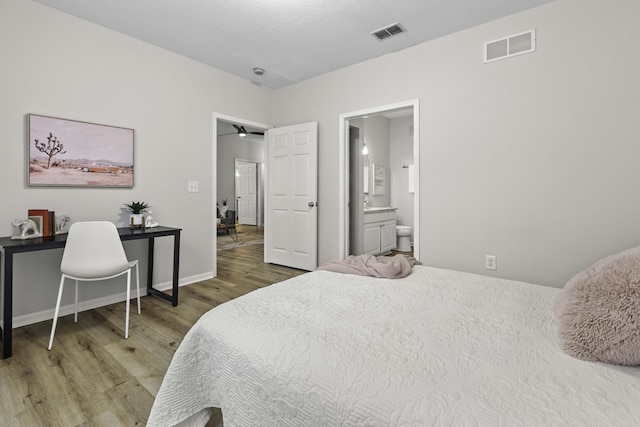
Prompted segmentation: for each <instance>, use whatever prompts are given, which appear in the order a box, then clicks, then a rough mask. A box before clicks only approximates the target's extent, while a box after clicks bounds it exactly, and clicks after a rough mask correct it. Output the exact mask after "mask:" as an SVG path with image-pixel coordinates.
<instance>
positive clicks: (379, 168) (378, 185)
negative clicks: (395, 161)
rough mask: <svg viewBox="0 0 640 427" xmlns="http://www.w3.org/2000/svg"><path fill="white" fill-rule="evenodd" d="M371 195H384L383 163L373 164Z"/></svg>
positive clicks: (384, 173) (384, 176)
mask: <svg viewBox="0 0 640 427" xmlns="http://www.w3.org/2000/svg"><path fill="white" fill-rule="evenodd" d="M372 174H373V195H374V196H384V193H385V188H386V186H387V184H386V171H385V167H384V165H381V164H373V171H372Z"/></svg>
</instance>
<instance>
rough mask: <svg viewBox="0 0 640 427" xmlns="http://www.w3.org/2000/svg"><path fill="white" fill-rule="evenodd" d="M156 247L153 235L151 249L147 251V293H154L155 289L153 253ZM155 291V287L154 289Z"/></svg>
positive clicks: (150, 241) (150, 240)
mask: <svg viewBox="0 0 640 427" xmlns="http://www.w3.org/2000/svg"><path fill="white" fill-rule="evenodd" d="M154 248H155V239H154V238H153V237H152V238H150V239H149V250H148V253H147V293H148V294H150V293H152V291H151V289H153V254H154V250H155V249H154ZM153 290H154V291H155V289H153Z"/></svg>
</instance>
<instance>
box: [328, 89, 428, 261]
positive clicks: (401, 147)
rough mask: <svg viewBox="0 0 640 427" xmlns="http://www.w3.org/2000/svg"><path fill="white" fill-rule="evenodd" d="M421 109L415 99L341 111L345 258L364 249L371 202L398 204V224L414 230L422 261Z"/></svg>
mask: <svg viewBox="0 0 640 427" xmlns="http://www.w3.org/2000/svg"><path fill="white" fill-rule="evenodd" d="M418 107H419V106H418V100H411V101H406V102H400V103H397V104H391V105H385V106H381V107H374V108H370V109H366V110H359V111H355V112H351V113H345V114H342V115H340V149H341V165H342V167H341V169H343V171H342V173H341V176H340V186H341V190H342V191H341V192H342V197H341V200H340V202H341V212H343V215H341V216H342V218H341V221H340V238H341V243H342V245H341V254H340V255H341V257H342V258H344V257H346V256H347V255H350V254H358V253H356V252H358V251H361V248H360V246H361V245H362V242H360V240H362V239H363V237H362V236H361V235H363V233H364V231H362V232H360V231H361V230H362V229H363V226H364V208H365V206H367V207H368V212H369V211H370V210H371V209H370V208H385V207H387V208H392V209H391V212H397V214H396V221H397V224H398V225H402V226H409V227H412V228H413V233H412V235H413V237H412V241H413V253H414V256H415V257H416V258H417V259H419V256H420V245H419V237H420V235H419V211H420V203H419V191H418V183H419V179H418V174H419V170H418V167H416V166H414V165H417V164H418V159H419V110H418ZM363 150H364V151H363ZM374 170H375V171H377V173H378V175H379V176H376V177H374V175H373V174H374ZM394 234H395V233H394ZM354 239H356V240H354ZM358 239H359V240H358ZM362 253H364V252H362Z"/></svg>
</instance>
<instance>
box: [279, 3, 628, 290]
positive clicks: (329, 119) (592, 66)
mask: <svg viewBox="0 0 640 427" xmlns="http://www.w3.org/2000/svg"><path fill="white" fill-rule="evenodd" d="M639 21H640V2H636V1H631V0H556V1H554V2H551V3H549V4H546V5H543V6H540V7H537V8H534V9H530V10H528V11H525V12H522V13H519V14H517V15H513V16H510V17H507V18H504V19H500V20H497V21H494V22H491V23H488V24H485V25H482V26H479V27H475V28H471V29H468V30H465V31H461V32H459V33H456V34H453V35H450V36H447V37H442V38H440V39H437V40H434V41H432V42H428V43H424V44H422V45H419V46H416V47H414V48H410V49H406V50H402V51H399V52H395V53H393V54H390V55H385V56H383V57H379V58H376V59H373V60H370V61H367V62H364V63H360V64H357V65H354V66H351V67H347V68H344V69H341V70H338V71H336V72H332V73H328V74H325V75H322V76H319V77H316V78H313V79H309V80H307V81H304V82H302V83H299V84H296V85H292V86H289V87H286V88H283V89H279V90H277V91H275V124H276V125H278V126H280V125H287V124H292V123H301V122H307V121H312V120H317V121H318V122H319V138H320V140H319V144H318V145H319V161H320V169H319V170H320V188H319V203H320V206H321V209H322V211H321V215H320V219H319V220H320V225H319V227H320V233H319V236H320V241H319V245H320V247H319V257H320V260H319V261H320V262H325V261H328V260H329V259H331V258H333V257H335V256H336V255H337V254H338V253H339V250H340V246H341V242H340V241H339V230H338V229H337V228H336V227H335V217H336V215H339V214H340V212H339V193H338V191H337V186H338V184H339V181H338V180H339V177H338V174H336V173H335V168H334V165H336V164H337V159H338V158H339V155H340V150H339V138H338V117H339V114H341V113H346V112H350V111H358V110H360V109H365V108H372V107H375V106H380V105H388V104H391V103H395V102H400V101H405V100H409V99H415V98H419V99H420V129H421V132H420V155H421V158H420V159H419V161H418V160H416V164H417V165H418V166H419V167H420V189H421V195H420V197H421V198H420V200H421V207H420V212H421V214H420V218H419V219H418V220H419V221H420V233H421V235H420V242H421V245H422V247H421V252H420V253H421V258H422V261H423V262H424V263H426V264H429V265H433V266H438V267H447V268H453V269H459V270H465V271H470V272H477V273H489V274H491V272H490V271H487V270H484V256H485V254H492V255H496V256H497V260H498V270H497V272H495V273H493V274H496V275H498V276H501V277H507V278H515V279H521V280H527V281H532V282H537V283H541V284H546V285H551V286H562V285H563V284H564V283H565V282H566V280H568V279H569V278H570V277H571V276H572V275H573V274H575V273H576V272H577V271H579V270H581V269H583V268H584V267H586V266H588V265H590V264H591V263H592V262H594V261H595V260H597V259H599V258H601V257H603V256H606V255H608V254H611V253H614V252H617V251H620V250H622V249H625V248H628V247H631V246H635V245H637V244H638V243H639V242H640V222H639V221H640V220H639V218H640V192H639V191H638V189H637V187H638V185H637V183H638V182H640V168H638V167H637V163H638V159H639V158H640V144H639V143H638V135H640V121H639V120H638V118H637V111H638V107H637V101H638V99H640V79H639V78H638V74H639V73H638V72H639V71H640V49H634V48H633V46H636V45H638V44H639V43H640V32H639V31H638V30H637V23H638V22H639ZM531 28H536V29H537V47H538V49H537V52H535V53H533V54H527V55H521V56H518V57H515V58H512V59H507V60H503V61H497V62H493V63H490V64H483V63H482V45H483V43H484V42H486V41H489V40H494V39H496V38H499V37H503V36H507V35H510V34H514V33H518V32H521V31H525V30H528V29H531ZM309 104H312V105H313V106H314V108H313V109H309V108H308V105H309Z"/></svg>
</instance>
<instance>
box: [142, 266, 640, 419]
mask: <svg viewBox="0 0 640 427" xmlns="http://www.w3.org/2000/svg"><path fill="white" fill-rule="evenodd" d="M558 292H559V289H556V288H550V287H543V286H538V285H533V284H529V283H524V282H516V281H509V280H503V279H496V278H491V277H486V276H480V275H474V274H469V273H462V272H457V271H452V270H445V269H438V268H430V267H425V266H415V267H414V268H413V272H412V273H411V274H410V275H409V276H408V277H406V278H404V279H397V280H390V279H380V278H375V279H374V278H369V277H362V276H355V275H348V274H340V273H335V272H329V271H314V272H311V273H308V274H304V275H302V276H298V277H296V278H293V279H290V280H287V281H285V282H282V283H277V284H274V285H271V286H269V287H266V288H263V289H260V290H257V291H254V292H252V293H250V294H247V295H245V296H242V297H240V298H237V299H235V300H233V301H230V302H227V303H225V304H222V305H220V306H218V307H216V308H214V309H213V310H211V311H210V312H208V313H207V314H205V315H204V316H203V317H202V318H201V319H200V320H199V321H198V322H197V323H196V324H195V325H194V326H193V328H192V329H191V330H190V332H189V333H188V334H187V335H186V337H185V339H184V340H183V342H182V343H181V345H180V347H179V349H178V350H177V351H176V354H175V356H174V358H173V361H172V363H171V365H170V367H169V369H168V371H167V373H166V375H165V378H164V380H163V383H162V386H161V388H160V390H159V392H158V394H157V396H156V400H155V402H154V405H153V408H152V411H151V414H150V418H149V424H148V425H149V426H173V425H194V426H195V425H204V424H205V423H206V422H207V419H208V418H209V416H210V413H211V408H213V407H215V408H221V409H222V414H223V419H224V426H225V427H234V426H235V427H237V426H278V427H280V426H640V404H639V403H638V402H640V367H633V366H614V365H609V364H605V363H601V362H588V361H584V360H578V359H576V358H573V357H571V356H569V355H567V354H566V353H565V352H563V351H562V350H561V348H560V347H559V345H558V342H557V334H556V325H555V320H554V315H553V310H552V306H553V300H554V298H555V297H556V296H557V294H558Z"/></svg>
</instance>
